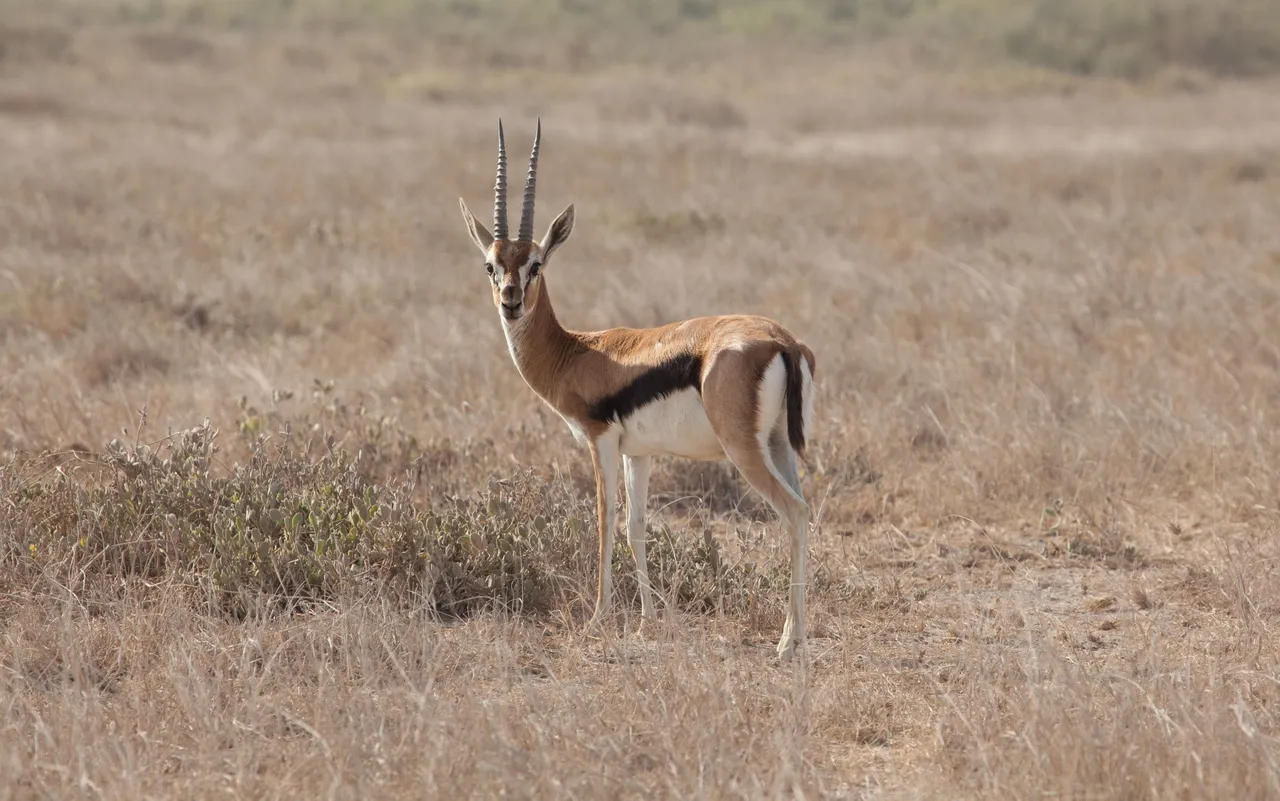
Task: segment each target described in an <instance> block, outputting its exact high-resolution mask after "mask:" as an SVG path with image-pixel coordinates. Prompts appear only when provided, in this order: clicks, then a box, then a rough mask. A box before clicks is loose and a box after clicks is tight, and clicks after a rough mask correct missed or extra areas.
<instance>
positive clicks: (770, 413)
mask: <svg viewBox="0 0 1280 801" xmlns="http://www.w3.org/2000/svg"><path fill="white" fill-rule="evenodd" d="M801 361H804V359H803V358H801ZM802 400H803V399H802ZM759 408H760V418H759V419H758V420H757V421H756V442H758V443H760V456H761V457H762V458H763V459H764V465H765V467H767V468H769V472H770V473H772V474H773V477H774V478H775V479H776V480H777V482H778V485H779V486H780V487H782V488H783V489H785V490H786V491H787V493H788V494H790V495H791V497H793V498H795V499H796V500H797V501H799V502H800V503H802V504H803V503H804V502H805V501H804V498H802V497H801V496H800V495H798V494H797V493H796V491H795V489H793V488H792V487H791V484H790V483H789V482H788V481H787V479H786V478H785V477H784V476H783V475H782V472H781V471H780V470H779V469H778V465H777V464H775V463H774V461H773V453H772V452H771V451H770V449H769V438H770V437H772V436H773V434H774V432H775V431H777V432H778V433H779V434H780V435H781V437H782V441H783V442H784V443H786V447H787V448H790V447H791V441H790V439H789V438H788V437H787V366H786V364H784V363H783V361H782V354H781V353H779V354H777V355H776V356H774V357H773V358H772V359H770V360H769V365H768V366H767V367H765V369H764V377H763V378H762V379H761V381H760V399H759ZM803 417H804V415H803V414H802V415H801V419H802V420H803Z"/></svg>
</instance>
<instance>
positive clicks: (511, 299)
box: [458, 119, 573, 324]
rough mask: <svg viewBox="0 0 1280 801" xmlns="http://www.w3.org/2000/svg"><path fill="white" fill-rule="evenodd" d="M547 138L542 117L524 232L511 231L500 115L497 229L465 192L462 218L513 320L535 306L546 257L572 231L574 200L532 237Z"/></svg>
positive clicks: (527, 185) (501, 306)
mask: <svg viewBox="0 0 1280 801" xmlns="http://www.w3.org/2000/svg"><path fill="white" fill-rule="evenodd" d="M541 142H542V120H541V119H539V120H538V130H537V133H535V134H534V137H533V152H532V153H531V154H530V156H529V175H528V177H526V178H525V182H524V209H523V210H522V211H521V212H520V233H519V235H518V236H517V237H516V238H515V239H511V238H509V237H508V235H507V145H506V142H505V141H504V139H503V136H502V120H498V177H497V180H496V181H495V182H494V185H493V233H492V234H490V233H489V232H488V231H487V230H485V227H484V225H482V224H481V223H480V221H479V220H477V219H476V218H475V215H473V214H472V213H471V210H470V209H468V208H467V204H466V201H464V200H462V199H461V198H459V199H458V203H460V204H461V205H462V218H463V219H464V220H466V223H467V232H468V233H470V234H471V240H472V241H473V242H475V243H476V247H478V248H479V249H480V252H481V253H482V254H484V266H485V270H486V272H488V273H489V282H490V284H492V289H493V304H494V306H496V307H497V309H498V313H499V314H500V315H502V320H503V323H504V324H510V323H514V322H516V321H517V320H519V319H520V318H521V317H523V316H524V315H525V313H526V312H529V311H531V310H532V309H534V308H535V307H536V306H537V304H538V300H539V299H540V298H541V297H542V292H541V291H540V290H541V284H542V282H541V280H539V279H540V277H541V275H542V270H543V268H545V267H546V264H547V260H548V259H550V258H551V254H552V253H554V252H555V251H556V248H558V247H560V246H561V245H563V244H564V243H565V241H566V240H568V238H569V234H570V233H571V232H572V231H573V204H570V205H569V206H568V208H566V209H565V210H564V211H562V212H560V216H559V217H556V219H555V221H554V222H552V223H551V227H550V228H548V229H547V233H546V235H545V236H543V237H542V241H541V242H535V241H534V239H533V202H534V195H535V192H536V189H537V181H538V146H539V144H541Z"/></svg>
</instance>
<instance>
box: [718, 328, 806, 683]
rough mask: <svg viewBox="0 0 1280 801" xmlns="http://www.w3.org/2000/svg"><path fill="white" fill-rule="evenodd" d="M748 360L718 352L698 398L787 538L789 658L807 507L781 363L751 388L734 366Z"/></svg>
mask: <svg viewBox="0 0 1280 801" xmlns="http://www.w3.org/2000/svg"><path fill="white" fill-rule="evenodd" d="M749 358H750V357H749V356H748V355H747V354H741V353H736V352H734V351H728V352H726V353H724V354H722V355H721V356H720V357H719V358H718V360H717V363H716V365H715V366H714V367H713V368H712V369H711V370H710V371H708V374H707V376H706V378H705V380H704V381H703V387H702V397H703V404H704V406H705V408H706V409H707V411H708V414H707V417H708V419H709V420H710V422H711V426H712V428H713V429H714V430H715V432H716V436H717V437H719V439H720V444H721V445H722V446H723V447H724V451H725V455H726V456H728V457H729V460H730V461H731V462H733V464H734V466H735V467H737V468H738V470H739V471H740V472H741V473H742V477H743V478H745V479H746V480H747V483H748V484H750V485H751V486H752V488H753V489H755V490H756V491H757V492H759V493H760V494H761V495H762V496H764V499H765V500H766V501H768V502H769V505H770V506H772V507H773V510H774V512H776V513H777V515H778V517H779V518H781V520H782V525H783V527H784V529H786V530H787V533H789V534H790V535H791V592H790V599H789V603H788V605H787V622H786V624H785V625H784V626H783V629H782V638H781V640H780V641H779V642H778V656H779V657H781V658H782V659H784V660H790V659H791V658H792V657H793V656H794V655H795V650H796V647H797V646H798V645H799V644H800V643H801V642H803V641H804V606H805V604H804V601H805V598H804V596H805V584H806V582H805V569H806V562H807V558H806V556H807V553H808V532H809V528H808V525H809V506H808V504H807V503H805V500H804V496H803V495H802V494H801V492H800V477H799V473H798V471H797V466H796V462H797V457H796V453H795V451H794V449H792V447H791V444H790V443H789V442H788V440H787V435H786V430H787V429H786V420H787V416H786V412H785V411H784V406H785V400H786V399H785V373H784V369H783V364H782V360H781V359H780V358H779V357H777V356H774V357H773V358H772V359H770V361H769V363H768V365H767V367H766V369H765V370H764V375H763V377H762V379H761V380H760V382H759V383H758V384H756V383H747V382H743V381H742V380H741V376H742V375H749V374H750V373H751V372H753V370H752V369H751V367H750V365H749V364H741V363H739V362H740V361H745V360H748V359H749ZM757 364H758V362H757ZM757 369H758V368H757Z"/></svg>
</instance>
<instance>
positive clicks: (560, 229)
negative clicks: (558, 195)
mask: <svg viewBox="0 0 1280 801" xmlns="http://www.w3.org/2000/svg"><path fill="white" fill-rule="evenodd" d="M571 233H573V204H572V203H570V204H569V206H568V207H567V208H566V209H565V210H564V211H562V212H560V216H559V217H556V218H555V219H554V220H552V221H551V227H550V228H548V229H547V235H546V236H544V237H542V260H543V261H547V260H548V259H550V258H551V254H552V253H554V252H555V250H556V248H558V247H560V246H561V245H563V244H564V243H565V242H566V241H567V240H568V239H569V234H571Z"/></svg>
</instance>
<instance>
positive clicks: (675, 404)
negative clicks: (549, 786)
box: [459, 120, 814, 660]
mask: <svg viewBox="0 0 1280 801" xmlns="http://www.w3.org/2000/svg"><path fill="white" fill-rule="evenodd" d="M541 141H542V121H541V120H539V121H538V129H537V133H536V134H535V135H534V139H533V152H532V154H531V155H530V156H529V173H528V176H527V177H526V179H525V185H524V209H523V210H522V212H521V215H520V232H519V234H518V235H517V236H516V238H515V239H511V238H509V237H508V232H507V151H506V143H505V141H504V138H503V133H502V121H501V120H499V121H498V170H497V180H496V181H495V183H494V202H493V233H492V234H490V233H489V232H488V231H487V230H485V227H484V226H483V225H482V224H481V223H480V222H479V221H477V220H476V218H475V216H474V215H472V213H471V211H470V210H469V209H468V208H467V204H466V202H465V201H463V200H461V199H459V203H460V204H461V206H462V216H463V218H464V219H465V220H466V224H467V231H468V232H469V233H470V234H471V239H472V240H473V241H474V242H475V244H476V247H477V248H479V249H480V252H481V254H483V255H484V265H485V270H486V271H487V272H488V274H489V280H490V283H491V284H492V290H493V302H494V305H495V306H496V307H497V309H498V313H499V316H500V318H501V322H502V330H503V333H504V334H506V338H507V349H508V350H509V351H510V353H511V358H512V360H513V361H515V364H516V369H517V370H519V372H520V376H521V377H522V378H524V380H525V382H526V383H527V384H528V385H529V387H530V388H531V389H532V390H533V391H534V392H535V393H537V395H538V396H539V397H540V398H542V400H543V401H545V402H546V403H547V405H549V406H550V407H551V408H552V409H554V410H555V411H556V412H557V413H558V414H559V415H560V416H561V417H562V418H564V421H565V422H566V423H568V425H569V429H570V430H571V431H572V432H573V435H574V437H575V438H576V439H577V440H578V441H579V442H581V443H583V444H585V445H586V446H587V447H588V448H589V449H590V451H591V464H592V467H593V468H594V470H595V479H596V514H597V517H598V520H597V527H598V531H599V551H598V553H597V556H598V560H599V562H598V566H597V585H596V605H595V613H594V615H593V616H592V622H595V621H598V620H599V619H600V618H601V616H603V615H604V614H605V613H606V612H607V611H608V610H609V607H610V603H611V600H612V594H613V580H612V573H611V557H612V554H613V538H614V525H615V517H616V516H617V493H618V461H619V456H621V457H622V467H623V476H624V483H625V485H626V496H627V512H628V514H627V539H628V540H629V542H630V544H631V550H632V552H633V553H634V554H635V557H636V577H637V583H638V584H639V586H640V604H641V615H642V616H643V618H652V617H653V616H654V607H653V598H652V594H651V589H650V584H649V569H648V564H647V561H646V557H645V502H646V499H647V496H648V489H649V469H650V465H651V459H652V457H654V456H663V455H668V456H679V457H684V458H687V459H696V460H719V459H724V458H728V459H729V460H730V461H731V462H732V463H733V464H734V465H735V466H736V467H737V468H738V469H739V470H740V471H741V472H742V475H743V476H745V477H746V479H747V482H748V483H750V484H751V486H752V487H754V488H755V489H756V490H757V491H758V492H759V493H760V494H761V495H763V496H764V497H765V499H766V500H767V501H768V502H769V504H770V505H771V506H772V507H773V509H774V511H775V512H777V514H778V516H779V517H780V518H781V519H782V521H783V523H784V525H785V526H787V527H788V528H789V529H790V533H791V593H790V604H789V606H788V609H787V620H786V624H785V626H784V627H783V630H782V639H781V640H780V641H779V642H778V655H779V656H780V657H781V658H782V659H784V660H790V659H791V658H792V657H793V656H794V654H795V650H796V648H797V646H799V645H800V644H801V643H802V642H803V641H804V603H805V561H806V548H807V540H808V524H809V507H808V504H807V503H806V502H805V500H804V495H803V492H802V491H801V488H800V475H799V470H798V465H797V461H798V460H799V459H802V458H803V457H804V449H805V442H806V440H807V438H808V433H809V425H810V422H811V420H812V418H813V396H814V384H813V375H814V357H813V351H811V350H810V349H809V348H808V347H807V346H806V345H805V344H804V343H803V342H801V341H800V340H799V339H797V338H796V337H795V336H794V335H793V334H792V333H791V332H790V331H788V330H787V329H785V328H783V327H782V326H781V325H779V324H778V323H776V322H774V321H773V320H770V319H768V318H765V317H755V316H747V315H727V316H718V317H699V318H695V319H692V320H685V321H684V322H678V323H670V324H668V325H664V326H660V327H658V328H643V329H634V328H611V329H608V330H606V331H589V332H588V331H569V330H566V329H565V328H564V327H563V326H561V325H560V322H559V321H558V320H557V319H556V314H555V311H554V310H553V309H552V307H551V295H550V293H549V292H548V289H547V284H546V278H545V276H544V271H545V269H546V266H547V262H548V261H550V259H551V255H552V254H553V253H555V252H556V250H558V249H559V248H560V246H561V245H563V244H564V243H565V242H566V241H567V240H568V239H569V234H570V233H571V232H572V231H573V220H574V210H573V206H572V205H569V206H568V207H567V208H566V209H565V210H564V211H563V212H561V213H560V216H559V217H557V218H556V219H555V220H554V221H553V222H552V223H551V226H550V228H548V229H547V233H546V235H545V236H543V237H542V240H541V241H534V238H533V207H534V195H535V189H536V184H537V176H538V148H539V146H540V144H541Z"/></svg>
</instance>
